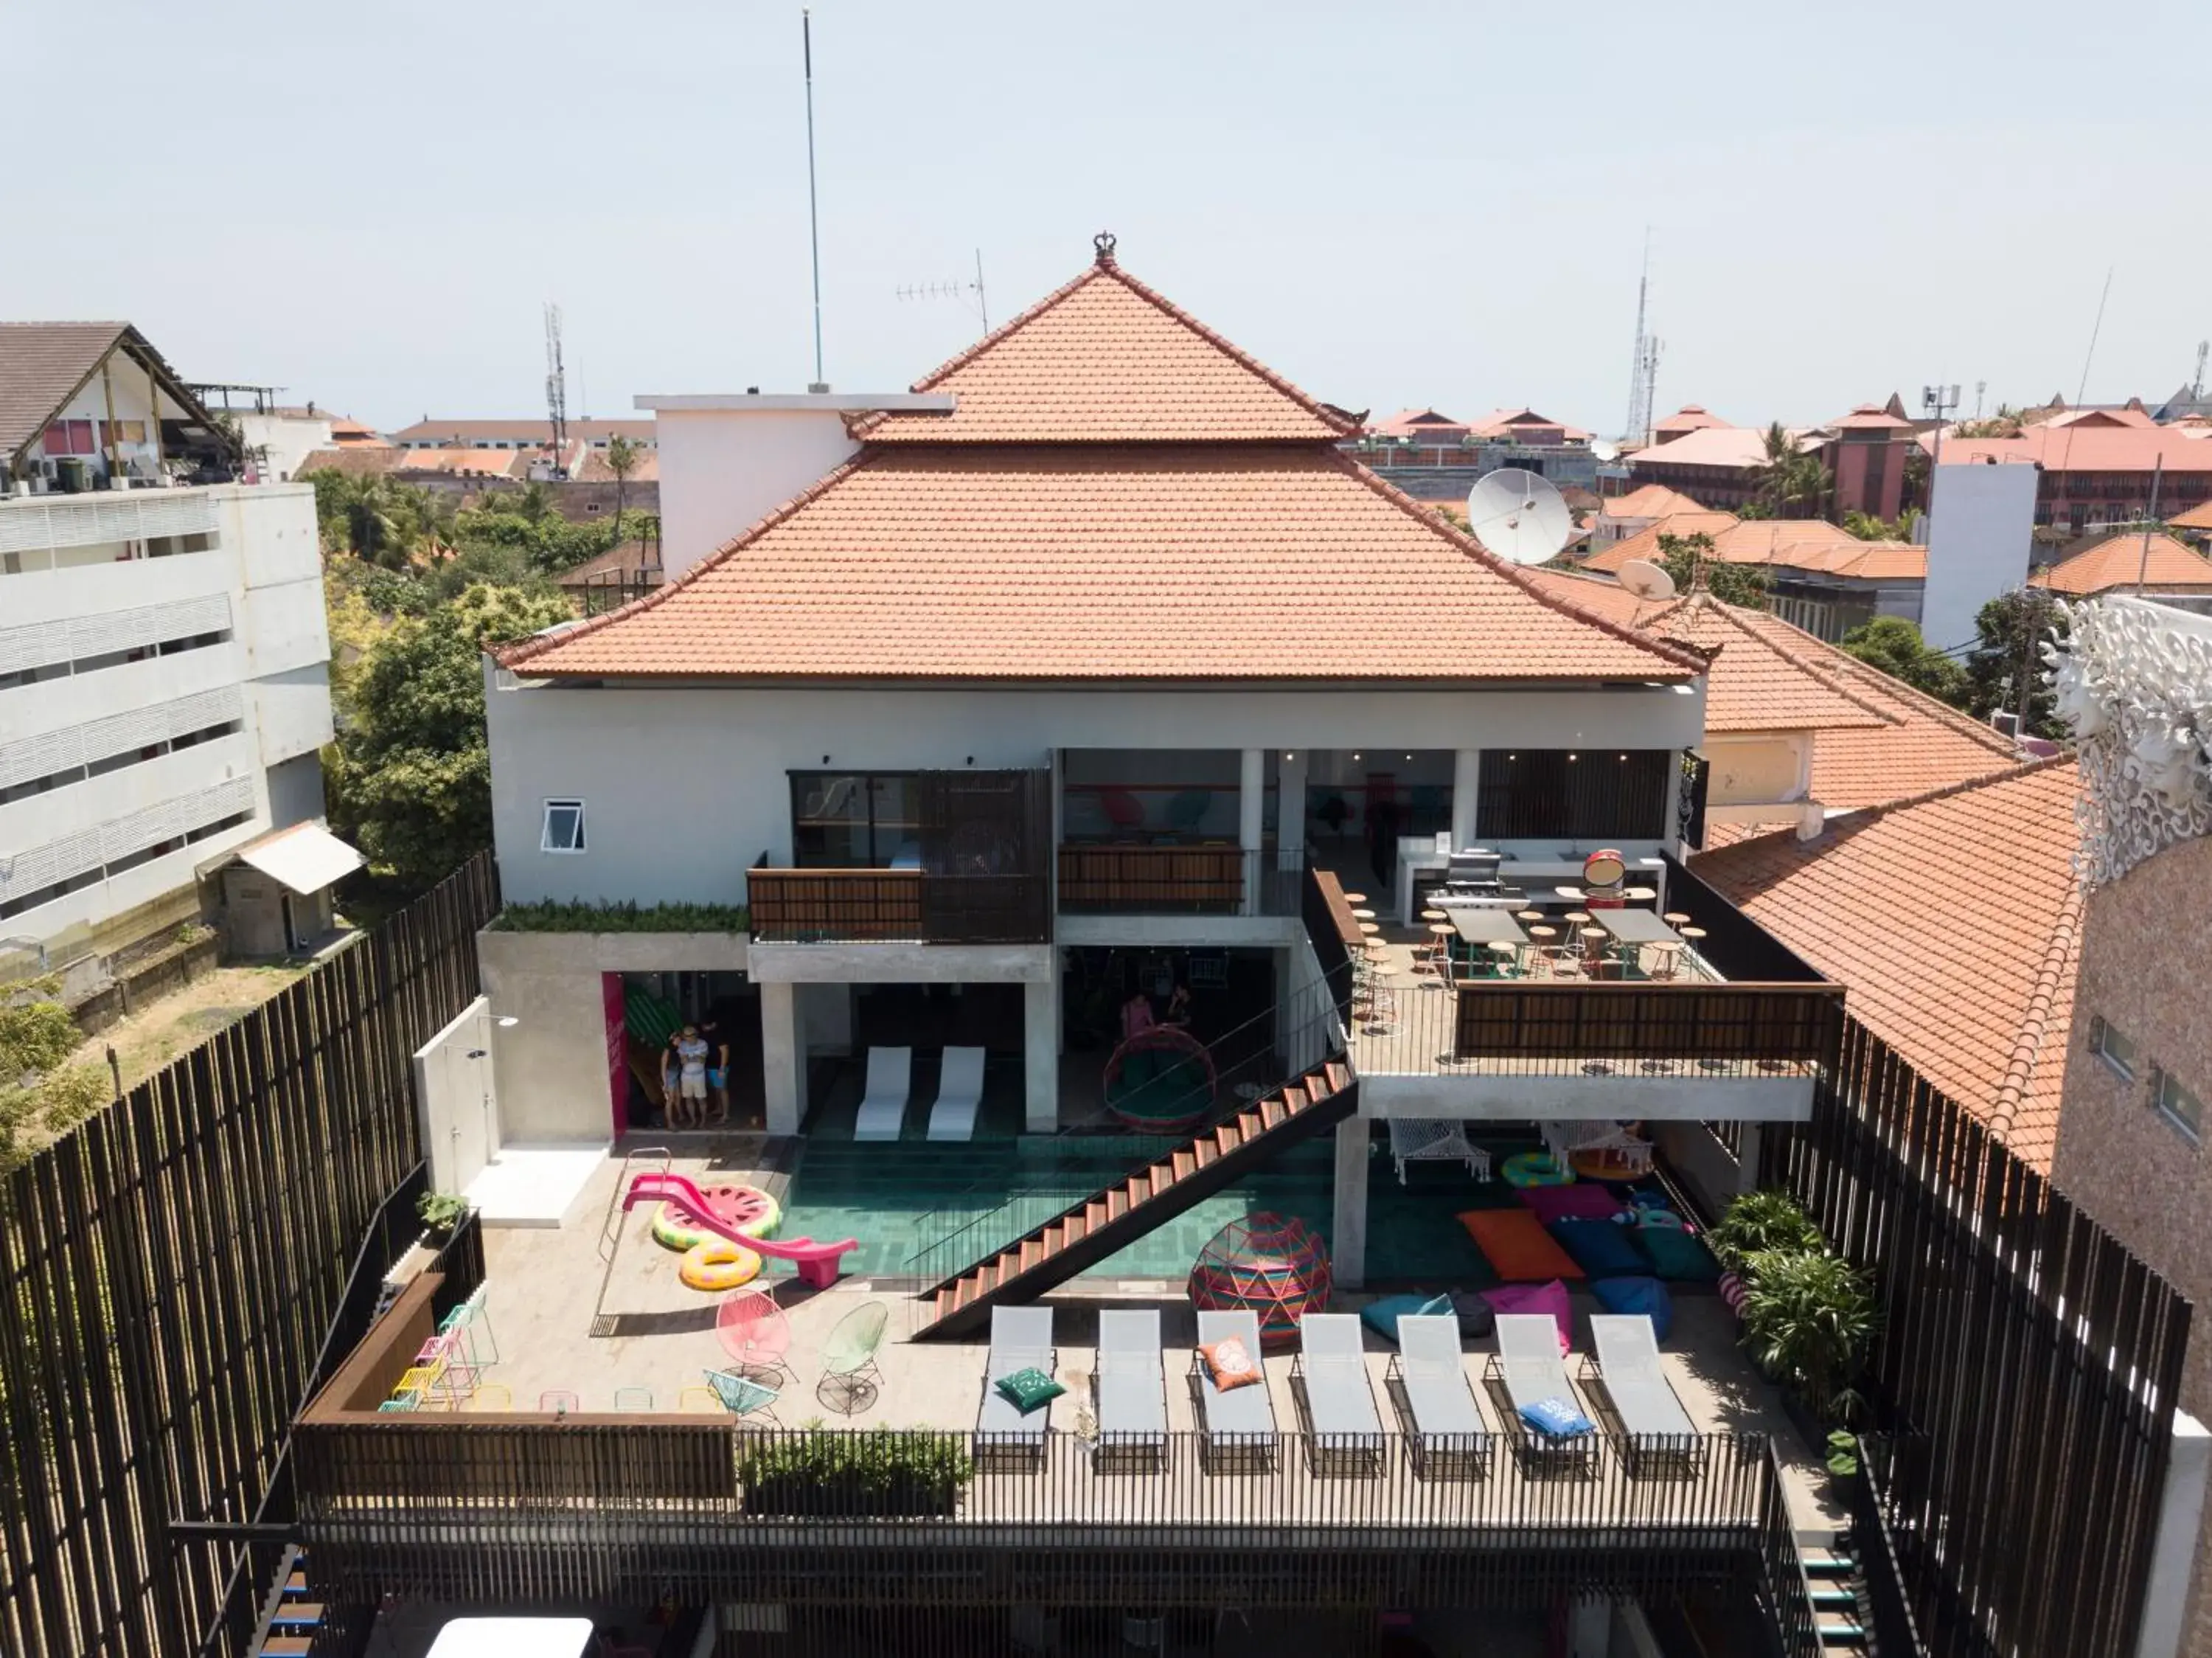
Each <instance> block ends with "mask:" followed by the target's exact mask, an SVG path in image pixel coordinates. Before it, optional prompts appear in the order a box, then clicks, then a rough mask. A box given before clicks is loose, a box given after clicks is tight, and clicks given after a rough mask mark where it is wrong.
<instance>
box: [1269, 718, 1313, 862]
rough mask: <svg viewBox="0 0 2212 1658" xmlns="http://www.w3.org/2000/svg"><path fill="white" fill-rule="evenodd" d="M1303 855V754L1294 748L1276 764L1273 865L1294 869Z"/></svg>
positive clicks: (1304, 840) (1304, 774) (1304, 847)
mask: <svg viewBox="0 0 2212 1658" xmlns="http://www.w3.org/2000/svg"><path fill="white" fill-rule="evenodd" d="M1305 855H1306V751H1305V750H1304V749H1303V748H1293V749H1291V750H1290V751H1289V752H1288V753H1285V755H1284V756H1283V758H1282V759H1279V760H1278V761H1277V762H1276V763H1275V863H1276V866H1277V867H1278V868H1279V869H1297V867H1298V865H1299V863H1301V862H1302V861H1303V860H1304V857H1305Z"/></svg>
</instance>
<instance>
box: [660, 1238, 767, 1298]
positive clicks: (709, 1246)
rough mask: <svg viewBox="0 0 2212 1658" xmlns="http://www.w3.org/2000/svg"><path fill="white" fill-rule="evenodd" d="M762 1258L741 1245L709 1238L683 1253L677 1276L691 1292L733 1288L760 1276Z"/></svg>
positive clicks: (721, 1239) (726, 1240)
mask: <svg viewBox="0 0 2212 1658" xmlns="http://www.w3.org/2000/svg"><path fill="white" fill-rule="evenodd" d="M760 1270H761V1258H760V1256H759V1254H758V1253H757V1252H756V1251H753V1250H750V1249H747V1248H746V1247H744V1245H743V1244H733V1243H732V1242H731V1241H730V1240H728V1239H726V1238H709V1239H708V1240H706V1241H705V1242H704V1243H701V1244H695V1245H693V1246H692V1247H690V1249H688V1250H686V1251H685V1252H684V1264H683V1265H681V1266H679V1267H678V1268H677V1269H676V1276H677V1277H679V1278H681V1279H683V1280H684V1284H685V1285H686V1286H687V1287H688V1288H690V1289H705V1290H710V1291H711V1290H715V1289H737V1288H738V1286H739V1285H740V1284H747V1283H751V1282H752V1281H753V1280H754V1279H755V1278H757V1277H759V1276H760Z"/></svg>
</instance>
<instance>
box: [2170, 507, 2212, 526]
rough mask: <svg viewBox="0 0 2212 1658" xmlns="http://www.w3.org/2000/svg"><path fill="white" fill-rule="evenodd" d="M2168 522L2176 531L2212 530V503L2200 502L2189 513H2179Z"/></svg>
mask: <svg viewBox="0 0 2212 1658" xmlns="http://www.w3.org/2000/svg"><path fill="white" fill-rule="evenodd" d="M2166 522H2167V523H2169V524H2171V525H2172V526H2173V527H2175V528H2176V529H2184V530H2212V501H2200V502H2198V503H2197V504H2196V505H2195V506H2193V507H2191V509H2189V510H2188V511H2187V512H2178V513H2176V514H2174V515H2173V516H2172V517H2171V518H2169V519H2167V520H2166Z"/></svg>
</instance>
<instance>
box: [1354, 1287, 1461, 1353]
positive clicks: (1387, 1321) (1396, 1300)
mask: <svg viewBox="0 0 2212 1658" xmlns="http://www.w3.org/2000/svg"><path fill="white" fill-rule="evenodd" d="M1454 1310H1455V1309H1454V1308H1453V1307H1452V1298H1451V1297H1450V1296H1449V1295H1384V1296H1383V1297H1382V1298H1381V1299H1380V1300H1378V1301H1370V1302H1368V1303H1367V1305H1366V1306H1364V1307H1363V1308H1360V1309H1359V1321H1360V1322H1361V1323H1362V1324H1364V1325H1365V1326H1367V1327H1368V1328H1369V1329H1370V1330H1372V1331H1373V1332H1375V1333H1376V1335H1378V1336H1380V1337H1382V1338H1383V1340H1385V1341H1387V1342H1389V1344H1391V1345H1392V1346H1393V1347H1395V1346H1396V1345H1397V1344H1398V1318H1399V1315H1400V1314H1403V1313H1440V1314H1443V1315H1444V1316H1445V1317H1447V1318H1449V1317H1450V1316H1452V1314H1453V1312H1454Z"/></svg>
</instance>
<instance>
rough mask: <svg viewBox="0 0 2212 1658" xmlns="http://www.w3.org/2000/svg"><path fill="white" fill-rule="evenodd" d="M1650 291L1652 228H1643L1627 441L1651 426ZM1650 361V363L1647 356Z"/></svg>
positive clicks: (1646, 433) (1653, 356) (1654, 360)
mask: <svg viewBox="0 0 2212 1658" xmlns="http://www.w3.org/2000/svg"><path fill="white" fill-rule="evenodd" d="M1650 290H1651V227H1650V225H1648V224H1647V225H1645V226H1644V274H1643V275H1642V276H1641V277H1638V278H1637V282H1636V347H1635V350H1633V351H1632V353H1631V354H1630V357H1629V363H1628V423H1627V425H1626V428H1625V429H1624V430H1623V431H1622V432H1621V437H1620V441H1621V442H1624V443H1641V442H1645V441H1647V440H1648V439H1649V437H1650V429H1651V391H1650V387H1651V380H1652V372H1653V369H1655V368H1656V364H1657V357H1658V354H1657V353H1656V352H1655V351H1647V350H1646V349H1645V348H1646V346H1647V345H1648V344H1649V343H1650V342H1649V340H1648V339H1647V338H1646V336H1645V334H1644V304H1645V302H1646V301H1647V300H1648V299H1649V298H1650ZM1646 357H1650V362H1649V363H1647V362H1646V361H1645V359H1646Z"/></svg>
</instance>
